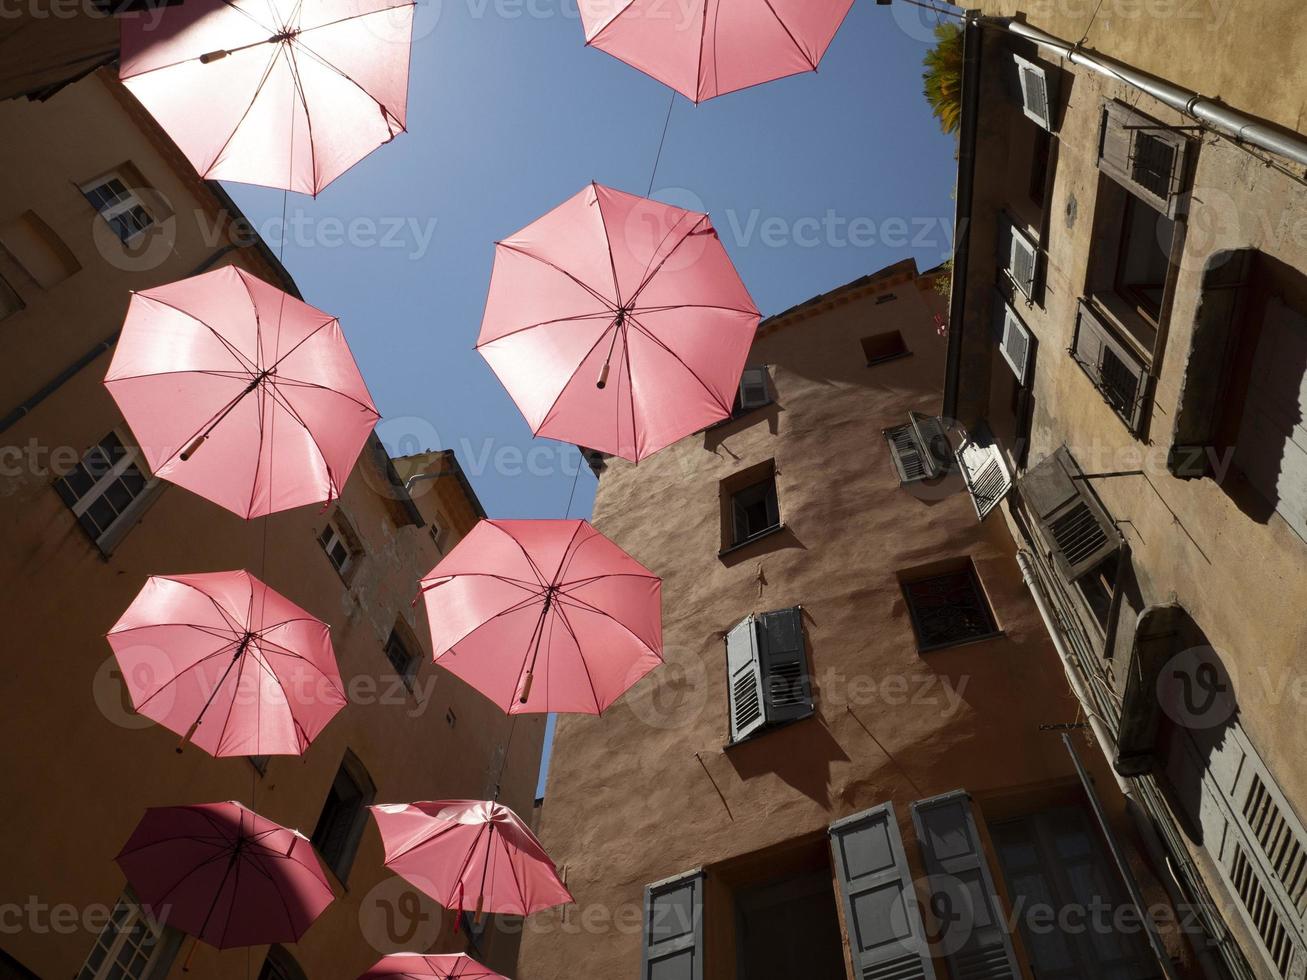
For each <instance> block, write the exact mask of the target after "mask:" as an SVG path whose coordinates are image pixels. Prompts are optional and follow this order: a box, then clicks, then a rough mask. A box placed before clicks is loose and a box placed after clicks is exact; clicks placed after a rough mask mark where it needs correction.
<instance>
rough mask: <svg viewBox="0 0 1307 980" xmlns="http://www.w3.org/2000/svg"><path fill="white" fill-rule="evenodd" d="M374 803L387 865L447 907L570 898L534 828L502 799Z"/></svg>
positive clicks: (489, 908) (508, 906) (532, 904)
mask: <svg viewBox="0 0 1307 980" xmlns="http://www.w3.org/2000/svg"><path fill="white" fill-rule="evenodd" d="M371 810H372V816H373V817H374V818H375V819H376V821H377V829H378V830H379V831H380V832H381V840H382V843H383V844H384V845H385V849H386V862H385V863H386V867H388V868H390V870H391V871H394V872H395V873H396V874H398V875H399V876H400V877H401V878H403V879H404V880H405V881H407V882H408V883H409V884H411V885H412V886H413V887H414V888H417V889H418V890H419V891H422V892H424V893H425V894H427V895H430V896H431V897H432V898H434V899H435V900H436V901H437V902H439V903H440V904H441V905H443V906H444V907H445V908H447V909H463V910H465V911H469V912H474V913H475V914H476V915H477V916H478V917H479V916H480V915H481V913H482V912H483V911H484V912H490V913H492V914H504V915H530V914H531V913H532V912H539V911H541V910H543V909H547V908H552V907H553V906H555V905H562V904H564V903H567V902H571V901H572V900H573V899H572V894H571V892H569V891H568V890H567V887H566V886H565V885H564V884H563V882H562V880H561V879H560V878H559V877H558V871H557V869H555V868H554V862H553V861H551V860H550V859H549V855H548V854H546V853H545V849H544V848H543V847H541V846H540V842H539V841H538V840H536V837H535V835H534V834H533V833H531V831H530V830H529V829H528V828H527V826H526V824H524V823H523V822H522V821H521V820H520V819H519V818H518V816H517V814H516V813H514V812H513V811H512V810H510V809H509V808H508V807H506V806H503V805H502V804H500V803H490V802H487V801H483V800H438V801H435V802H427V803H394V804H384V805H380V806H373V807H371Z"/></svg>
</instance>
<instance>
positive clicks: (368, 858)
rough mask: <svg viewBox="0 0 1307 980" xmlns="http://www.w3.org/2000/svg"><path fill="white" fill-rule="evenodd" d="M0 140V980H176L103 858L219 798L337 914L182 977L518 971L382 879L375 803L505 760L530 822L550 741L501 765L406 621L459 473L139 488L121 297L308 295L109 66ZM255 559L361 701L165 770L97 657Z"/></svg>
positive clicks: (502, 934)
mask: <svg viewBox="0 0 1307 980" xmlns="http://www.w3.org/2000/svg"><path fill="white" fill-rule="evenodd" d="M0 129H3V131H4V133H5V134H6V138H5V140H4V142H3V146H2V147H0V172H3V173H4V175H5V180H4V183H3V186H0V246H2V247H0V335H2V336H3V342H4V348H5V351H6V356H5V357H4V358H0V391H3V393H4V400H5V404H4V405H3V406H0V413H3V414H2V415H0V430H2V432H0V447H2V448H0V458H2V459H3V464H4V471H3V475H2V477H0V538H2V540H3V543H4V547H3V556H4V557H3V561H0V566H2V567H0V614H2V615H3V616H4V618H5V621H6V623H7V624H8V629H9V633H8V639H7V640H6V643H5V647H4V648H5V651H6V653H7V659H8V664H7V668H6V670H5V671H4V677H3V680H0V686H2V687H3V690H4V694H5V698H6V702H7V704H8V708H7V710H6V711H5V712H4V717H3V719H2V720H0V735H2V736H3V738H4V740H5V744H6V745H7V746H8V748H7V750H6V752H5V753H4V758H3V761H2V762H0V783H2V784H3V785H4V786H5V787H6V791H5V805H4V807H3V816H0V828H2V829H3V844H0V867H3V869H4V870H3V875H0V877H2V878H3V882H4V888H3V894H2V895H0V976H17V977H33V976H37V977H58V976H62V977H73V976H75V977H79V978H81V980H101V978H107V977H113V978H132V980H146V978H148V980H162V978H164V977H168V976H180V975H181V972H182V962H183V960H184V959H185V958H186V957H187V956H189V955H190V952H191V940H189V939H188V938H186V937H182V936H180V935H178V934H176V933H175V932H174V931H173V930H171V929H168V928H166V923H165V928H160V927H159V926H158V925H157V924H155V923H152V922H150V921H149V920H148V919H146V918H144V917H143V916H142V914H141V912H140V910H139V909H138V908H137V907H136V906H135V905H134V904H133V902H132V898H131V895H130V892H129V891H128V890H126V887H125V882H124V879H123V875H122V873H121V871H120V870H119V868H118V866H117V865H116V864H115V863H114V856H115V855H116V854H117V853H118V851H119V849H120V848H121V847H122V845H123V843H124V842H125V841H126V840H127V838H128V837H129V836H130V834H131V832H132V829H133V828H134V827H135V825H136V823H137V821H139V819H140V818H141V816H142V814H143V813H144V811H145V808H146V807H149V806H162V805H170V804H184V803H197V802H214V801H224V800H233V799H234V800H239V801H241V802H243V803H245V804H246V805H248V806H251V807H252V808H253V809H255V810H256V811H257V812H259V813H261V814H263V815H264V816H267V817H268V818H270V819H272V820H275V821H277V822H279V823H282V824H284V825H286V826H289V827H293V828H297V829H299V830H301V831H302V832H303V833H304V834H305V835H306V836H311V838H312V840H313V842H314V844H315V846H316V847H317V850H318V854H319V856H320V858H321V859H322V861H323V864H324V866H325V867H327V868H328V869H329V871H330V874H329V880H330V881H331V883H332V885H333V888H334V890H335V892H336V901H335V902H334V903H333V904H332V905H331V906H329V907H328V908H327V909H326V911H325V912H324V913H323V915H322V917H321V918H320V920H319V921H318V922H316V923H315V924H314V925H313V926H312V927H311V928H310V929H309V931H308V932H307V934H306V935H305V936H304V937H303V938H302V940H301V941H300V942H299V943H297V944H295V945H293V946H288V947H285V948H282V947H273V948H271V949H266V948H253V949H249V950H245V949H236V950H230V951H227V952H221V953H220V952H218V951H217V950H214V949H211V948H209V947H207V946H203V945H201V946H198V947H197V948H196V949H195V951H194V955H193V957H192V958H191V960H190V970H189V974H188V975H189V976H195V977H199V978H206V977H207V978H220V977H221V978H229V977H232V976H251V977H253V976H258V977H261V978H265V980H293V978H297V977H314V978H318V977H344V976H356V975H357V974H358V973H360V972H362V971H363V970H364V969H365V968H366V967H368V966H370V965H371V964H372V963H373V962H375V960H376V959H378V958H379V957H380V956H381V954H382V953H383V952H392V951H397V950H400V949H409V950H420V951H425V950H436V951H461V950H463V949H465V948H468V947H469V943H471V948H472V949H473V950H474V952H477V953H479V954H480V955H481V956H482V958H484V959H485V960H486V962H488V963H489V964H491V965H492V966H494V967H496V968H497V969H500V970H502V971H505V972H510V973H511V972H512V968H513V964H514V962H515V959H516V946H517V940H516V938H515V937H514V936H512V935H511V930H509V929H496V930H486V929H485V928H484V926H482V927H477V926H476V924H475V923H472V924H468V928H467V929H464V930H462V931H457V930H456V928H455V922H454V919H453V916H452V915H451V914H449V913H446V912H444V911H443V910H442V909H441V908H440V907H439V906H437V905H436V904H435V903H434V902H432V901H430V900H428V899H426V898H425V897H423V896H421V895H419V894H418V893H417V892H416V891H414V890H413V889H412V888H411V887H410V886H408V885H407V884H406V883H405V882H403V881H402V880H401V879H399V878H397V877H395V876H394V875H392V874H391V873H390V872H388V871H386V870H385V868H384V867H383V866H382V847H381V841H380V838H379V836H378V835H377V833H376V831H375V829H374V828H373V827H372V822H371V820H370V819H369V817H368V815H367V811H366V806H367V804H369V803H373V802H376V803H388V802H398V803H403V802H409V801H411V800H425V799H447V798H454V799H461V798H472V799H476V798H483V797H488V795H489V794H490V793H491V792H493V788H494V786H495V784H496V781H497V777H498V775H499V773H500V771H501V768H502V767H506V769H505V776H504V800H505V802H506V803H508V804H509V805H510V806H512V807H514V808H515V809H517V810H518V811H519V812H521V813H522V814H523V815H524V816H525V817H526V818H527V819H529V818H530V814H531V811H532V804H533V800H534V795H535V792H534V791H535V781H536V776H537V772H538V766H539V758H540V747H541V742H542V738H543V724H542V723H541V722H540V721H538V720H537V721H531V720H529V719H524V720H523V721H522V722H521V723H519V724H518V726H517V728H518V730H517V733H516V736H515V738H514V739H513V742H512V751H511V757H510V758H508V759H507V760H505V759H504V758H503V755H502V750H501V749H500V745H501V744H502V742H503V740H504V739H505V737H506V735H507V733H508V728H509V721H508V719H507V718H506V717H504V716H503V715H502V713H501V712H500V711H499V710H498V709H497V708H495V707H494V706H493V705H492V704H491V703H490V702H489V701H487V700H486V699H485V698H483V697H481V696H480V695H478V694H477V693H476V692H474V691H472V690H471V689H470V688H468V687H466V686H465V685H464V684H462V682H460V681H458V680H457V679H455V678H452V677H450V676H448V675H444V674H443V672H441V671H440V670H439V668H437V667H435V666H433V665H432V664H431V663H430V662H429V661H430V659H431V649H430V639H429V635H428V630H427V626H426V623H425V618H424V617H425V613H424V612H422V611H421V610H420V609H418V608H415V607H414V604H413V600H414V597H415V595H416V583H417V580H418V578H419V577H420V576H421V575H423V574H425V573H426V572H427V571H428V570H429V569H430V568H431V567H432V566H433V565H435V564H436V562H437V561H439V559H440V557H441V555H442V554H443V553H444V552H446V551H448V550H449V549H450V548H451V547H453V546H454V545H455V544H456V543H457V542H458V540H459V539H460V538H461V537H462V536H463V535H464V534H466V533H467V532H468V531H469V530H471V528H472V527H473V526H474V525H475V524H476V522H477V520H478V519H479V518H481V517H484V516H485V515H484V513H483V512H482V510H481V507H480V504H479V503H478V502H477V499H476V495H475V494H474V493H473V492H472V489H471V487H470V486H469V485H468V483H467V480H466V479H465V478H464V477H463V475H462V471H461V470H460V468H459V466H458V462H457V460H456V459H455V458H454V456H453V454H452V453H451V452H447V451H445V452H440V451H435V452H427V453H423V454H420V455H417V456H411V457H406V458H402V459H396V460H392V459H391V458H390V457H389V456H388V455H387V453H386V451H385V449H384V448H383V447H382V445H381V443H380V441H379V440H377V439H376V437H375V436H373V437H372V439H371V440H370V442H369V443H368V445H367V446H366V447H365V449H364V451H363V453H362V455H361V457H360V459H359V460H358V463H357V464H356V466H355V468H354V470H353V473H352V475H351V476H350V478H349V480H348V481H347V482H346V484H345V486H344V487H343V489H342V492H341V495H340V498H339V499H338V500H335V501H332V502H331V503H330V505H329V506H328V507H326V508H315V507H305V508H300V509H297V510H294V511H288V512H284V513H281V514H276V515H273V516H272V517H270V518H268V519H266V524H265V522H264V521H263V520H258V521H254V522H249V523H247V522H244V521H241V520H239V519H238V518H236V517H234V516H233V515H231V514H230V513H228V512H227V511H225V510H222V509H220V508H218V507H216V506H215V505H212V504H210V503H208V502H207V501H205V500H203V499H201V498H199V497H196V496H194V495H192V494H189V493H187V492H186V491H184V490H182V489H180V488H178V487H175V486H171V485H168V484H166V483H163V482H161V481H157V480H155V479H153V478H152V477H151V474H150V473H149V470H148V468H147V467H146V465H145V463H144V461H143V460H142V459H141V458H140V456H139V454H138V452H137V450H136V449H135V447H134V445H133V442H132V434H131V431H130V429H128V428H127V427H126V426H125V425H124V424H123V422H122V419H121V416H120V414H119V413H118V410H117V407H116V406H115V404H114V402H113V401H112V399H111V398H110V397H109V395H108V393H107V392H106V390H105V388H104V386H103V384H102V379H103V377H104V374H105V371H106V369H107V367H108V364H109V360H110V358H111V356H112V351H113V347H114V342H115V340H116V337H117V333H118V330H119V328H120V326H121V324H122V320H123V316H124V314H125V312H126V309H127V304H128V300H129V293H130V291H131V290H134V289H145V288H149V287H152V286H157V285H160V284H163V283H167V282H171V281H174V280H178V279H182V278H185V277H187V276H191V275H195V274H198V273H200V272H203V271H205V270H207V269H211V268H215V267H218V266H221V265H223V264H233V265H237V266H239V267H241V268H242V269H245V270H247V271H249V272H251V273H253V274H254V275H257V276H259V277H261V278H263V279H266V280H268V281H270V282H272V283H274V284H276V285H278V286H279V287H281V288H284V289H288V290H290V291H291V292H293V293H294V292H296V290H295V285H294V283H293V282H292V281H291V279H290V277H289V276H288V275H287V274H286V272H285V270H284V269H283V268H282V267H281V265H280V263H279V262H278V261H277V258H276V256H274V255H273V253H272V252H271V251H270V250H269V249H268V248H267V247H266V245H264V243H263V242H262V241H260V240H259V239H258V238H257V236H255V235H253V234H252V233H251V232H250V231H249V229H248V225H247V223H246V222H245V220H244V219H243V218H242V217H241V215H240V213H239V211H237V210H236V209H235V207H234V206H233V205H232V203H231V201H230V200H229V199H228V198H227V197H226V195H225V194H224V193H223V192H222V190H221V188H220V187H218V186H217V185H216V184H210V183H207V182H205V181H202V180H200V179H198V178H197V177H196V176H195V175H194V173H193V171H192V170H191V169H190V167H189V164H187V163H186V161H185V160H184V159H183V158H182V157H181V156H180V154H179V153H178V152H177V150H176V149H175V147H174V146H172V144H171V143H169V142H168V140H167V139H166V138H165V137H164V136H163V134H162V133H161V132H160V131H159V130H158V129H157V128H156V127H155V126H154V125H153V124H152V122H151V121H150V120H149V118H148V117H146V116H145V115H144V113H143V112H142V111H141V110H140V109H139V107H138V106H136V105H135V104H134V103H133V101H132V100H131V97H130V96H129V95H127V94H126V93H125V92H124V91H123V89H122V88H121V87H120V86H119V84H118V83H117V81H116V79H115V78H114V77H113V74H112V73H111V72H97V73H95V74H92V75H90V76H88V77H86V78H84V79H82V80H81V81H77V82H75V83H73V84H71V85H68V86H66V87H65V88H63V89H62V90H61V91H59V92H58V93H57V94H55V95H54V96H53V97H51V98H50V99H49V100H47V101H45V102H29V101H19V100H15V101H10V102H5V103H0ZM406 485H407V487H406ZM265 534H266V547H265V545H264V542H265ZM264 555H266V558H264V557H262V556H264ZM242 568H245V569H249V570H250V571H251V572H253V573H254V574H255V575H257V576H259V577H260V578H262V579H264V580H265V581H266V582H267V583H268V584H269V585H270V586H271V587H272V588H274V589H276V590H277V591H279V592H281V593H283V594H284V595H286V596H287V597H288V598H289V599H290V600H291V601H293V602H295V603H296V604H298V605H300V606H301V607H303V608H305V609H307V610H309V611H310V612H312V613H313V614H314V615H316V616H318V617H320V618H321V619H323V620H325V621H326V622H327V623H328V624H330V626H331V627H332V642H333V645H334V648H335V653H336V657H337V660H338V663H339V665H340V670H341V675H342V679H343V680H344V682H345V686H346V693H347V695H348V697H349V700H350V702H351V703H350V704H349V705H347V706H346V708H344V709H343V710H342V711H341V713H340V714H338V715H337V716H336V717H335V718H334V719H333V720H332V721H331V723H330V724H329V725H328V726H327V728H326V729H325V731H324V732H323V733H322V734H321V735H320V736H319V737H318V739H317V740H316V741H315V742H314V743H313V744H312V745H311V746H310V748H309V749H308V750H307V752H306V753H305V754H304V756H303V757H302V758H296V757H290V756H278V757H271V758H267V759H247V758H225V759H214V758H211V757H209V756H208V755H206V754H205V753H203V752H202V751H200V750H199V749H195V748H188V749H187V750H186V751H184V752H182V753H180V754H179V753H178V752H177V751H176V748H177V744H178V739H177V735H176V734H174V733H172V732H169V731H166V730H164V729H162V728H160V727H158V726H155V725H153V724H152V723H150V722H149V721H148V720H147V719H144V718H142V717H140V716H138V715H136V714H134V713H133V712H132V711H131V708H130V702H129V701H128V700H127V699H126V696H125V691H124V687H123V684H122V681H121V678H120V677H119V676H118V674H117V672H116V671H117V665H116V661H115V660H114V659H113V657H112V656H111V651H110V649H109V647H108V644H107V643H106V642H105V639H104V634H105V633H106V632H107V631H108V629H109V628H110V627H111V626H112V625H113V623H114V622H115V621H116V619H117V618H118V616H119V615H120V614H121V613H122V612H123V610H124V609H126V608H127V606H128V604H129V603H130V602H131V600H132V598H133V597H134V596H135V595H136V593H137V592H138V591H139V590H140V589H141V587H142V586H143V585H144V583H145V581H146V579H147V577H148V576H149V575H151V574H176V573H190V572H203V571H220V570H230V569H242Z"/></svg>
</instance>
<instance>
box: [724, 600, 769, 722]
mask: <svg viewBox="0 0 1307 980" xmlns="http://www.w3.org/2000/svg"><path fill="white" fill-rule="evenodd" d="M726 673H727V685H728V689H727V690H728V698H729V701H730V708H731V741H732V742H738V741H740V740H741V739H744V738H748V737H749V736H750V735H752V734H753V733H754V732H756V731H757V730H758V729H759V728H761V727H762V726H763V725H764V724H766V722H767V716H766V714H765V713H764V711H763V694H762V662H761V660H760V659H759V657H758V643H757V636H756V633H755V630H754V618H753V617H752V616H750V617H749V618H747V619H746V620H744V622H742V623H739V624H737V625H736V626H735V627H734V628H733V629H732V630H731V631H730V632H729V633H727V634H726Z"/></svg>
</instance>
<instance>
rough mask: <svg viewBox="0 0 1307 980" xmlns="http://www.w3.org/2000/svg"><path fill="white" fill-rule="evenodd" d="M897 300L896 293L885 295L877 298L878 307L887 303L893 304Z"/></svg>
mask: <svg viewBox="0 0 1307 980" xmlns="http://www.w3.org/2000/svg"><path fill="white" fill-rule="evenodd" d="M896 299H898V296H896V295H895V294H894V293H883V294H881V295H880V296H877V297H876V305H877V306H884V305H885V304H886V303H893V302H894V301H895V300H896Z"/></svg>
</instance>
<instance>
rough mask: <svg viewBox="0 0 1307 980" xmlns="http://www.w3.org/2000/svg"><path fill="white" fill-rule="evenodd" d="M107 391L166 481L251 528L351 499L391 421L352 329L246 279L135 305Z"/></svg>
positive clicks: (193, 286)
mask: <svg viewBox="0 0 1307 980" xmlns="http://www.w3.org/2000/svg"><path fill="white" fill-rule="evenodd" d="M104 383H105V386H106V387H107V388H108V389H109V393H110V394H111V395H112V396H113V398H114V401H116V402H117V403H118V407H119V408H121V409H122V412H123V415H124V416H125V417H126V419H127V423H128V424H129V425H130V426H131V428H132V432H133V434H134V435H135V436H136V438H137V440H138V441H139V443H140V446H141V450H142V451H143V452H144V453H145V458H146V460H147V461H148V462H149V464H150V469H151V470H152V471H153V473H154V475H155V476H158V477H162V478H164V479H166V480H170V481H171V482H173V483H176V484H178V485H179V486H183V487H185V488H186V489H187V490H190V491H191V492H193V493H197V494H199V495H200V496H201V497H206V498H208V499H209V500H212V501H213V502H214V503H216V504H220V505H221V506H223V507H226V508H227V509H228V510H230V511H232V512H233V513H235V514H238V515H240V516H241V517H244V518H253V517H258V516H260V515H263V514H268V513H273V512H276V511H280V510H287V509H289V508H291V507H299V506H301V505H304V504H312V503H320V502H322V501H324V500H330V499H331V498H332V497H337V496H339V495H340V488H341V486H343V485H344V482H345V478H346V477H348V476H349V472H350V470H351V469H352V468H353V466H354V461H355V460H356V459H357V458H358V455H359V451H360V450H361V449H362V448H363V445H364V443H365V442H366V441H367V439H368V436H369V435H370V434H371V432H372V428H373V426H374V425H375V424H376V421H377V419H378V418H380V415H378V413H377V410H376V407H375V406H374V405H373V404H372V396H371V395H369V394H368V389H367V385H365V384H364V383H363V378H362V376H361V375H360V374H359V370H358V366H357V365H356V364H355V363H354V357H353V355H352V354H351V353H350V350H349V345H348V344H346V343H345V335H344V333H343V332H342V331H341V329H340V322H339V321H338V320H337V319H336V318H335V317H333V316H331V315H330V314H327V313H323V312H322V311H321V310H316V309H314V308H313V307H312V306H309V305H308V304H307V303H303V302H301V301H300V300H298V299H296V298H295V297H293V296H290V295H288V294H286V293H284V292H282V291H281V290H279V289H277V288H275V287H274V286H270V285H269V284H268V283H266V282H264V281H263V280H261V279H256V278H255V277H254V276H252V275H250V274H249V273H248V272H245V271H244V270H242V269H237V268H235V267H233V266H224V267H223V268H221V269H215V270H214V271H213V272H206V273H204V274H203V275H200V276H195V277H193V278H191V279H183V280H181V281H180V282H174V283H170V284H168V285H166V286H159V287H158V288H156V289H147V290H145V291H143V292H139V293H134V294H133V295H132V299H131V303H130V305H129V306H128V308H127V319H126V322H125V323H124V324H123V329H122V334H121V336H120V337H119V340H118V346H117V350H116V351H115V352H114V356H113V363H111V364H110V365H109V373H108V374H107V375H106V376H105V379H104Z"/></svg>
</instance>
